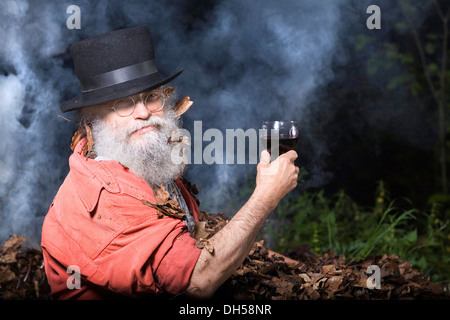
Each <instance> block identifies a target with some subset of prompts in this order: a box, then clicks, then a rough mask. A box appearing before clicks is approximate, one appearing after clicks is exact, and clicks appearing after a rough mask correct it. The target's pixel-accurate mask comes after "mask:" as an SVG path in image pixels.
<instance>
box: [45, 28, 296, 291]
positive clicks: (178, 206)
mask: <svg viewBox="0 0 450 320" xmlns="http://www.w3.org/2000/svg"><path fill="white" fill-rule="evenodd" d="M71 54H72V58H73V62H74V69H75V73H76V75H77V77H78V79H79V82H80V86H81V89H82V95H81V97H79V98H76V99H72V100H69V101H66V102H64V103H63V104H62V105H61V110H62V111H63V112H67V111H76V112H77V115H78V120H79V123H80V130H79V131H78V133H81V134H79V135H76V136H74V140H73V143H72V144H73V154H72V155H71V157H70V159H69V164H70V172H69V174H68V175H67V177H66V179H65V180H64V182H63V184H62V186H61V187H60V189H59V191H58V193H57V195H56V197H55V198H54V200H53V202H52V204H51V206H50V209H49V212H48V214H47V216H46V218H45V221H44V224H43V230H42V244H41V245H42V250H43V255H44V262H45V270H46V274H47V277H48V280H49V284H50V286H51V290H52V296H53V297H54V298H55V299H105V298H117V297H137V298H139V297H148V296H150V297H155V296H161V294H166V295H177V294H180V293H185V294H186V295H188V296H190V297H196V298H207V297H210V296H212V295H213V294H214V292H215V291H216V290H217V288H218V287H219V286H220V285H221V284H222V283H223V282H224V281H225V280H226V279H227V278H228V277H229V276H230V275H231V274H232V273H233V272H234V271H235V270H236V269H237V268H238V267H239V265H240V264H241V263H242V261H243V260H244V258H245V257H246V256H247V254H248V252H249V250H250V249H251V247H252V245H253V242H254V240H255V238H256V236H257V235H258V233H259V231H260V229H261V227H262V226H263V223H264V221H265V220H266V219H267V218H268V216H269V214H270V212H271V211H272V210H273V209H274V208H275V207H276V206H277V204H278V202H279V201H280V200H281V199H282V198H283V197H284V196H285V195H286V194H287V193H288V192H290V191H291V190H292V189H293V188H294V187H295V186H296V184H297V176H298V167H296V166H295V165H294V160H295V159H296V158H297V154H296V153H295V151H290V152H288V153H286V154H284V155H281V156H280V157H279V158H278V159H277V160H275V161H273V162H271V161H270V155H269V153H268V152H267V151H263V152H262V154H261V160H260V163H259V164H258V166H257V176H256V188H255V190H254V192H253V194H252V196H251V197H250V199H249V200H248V202H247V203H246V204H245V205H244V206H243V207H242V208H241V209H240V210H239V211H238V212H237V213H235V215H234V216H233V218H232V219H231V220H230V221H229V222H228V223H227V224H226V225H225V226H224V227H223V228H222V229H221V230H220V231H218V232H217V233H216V234H215V235H214V236H213V237H211V238H210V239H209V242H210V244H211V245H212V246H213V248H214V250H213V251H212V250H207V249H206V248H204V249H201V248H199V247H198V246H196V240H195V239H194V238H192V237H191V232H192V230H193V225H194V224H195V222H196V221H198V219H199V208H198V205H197V203H196V201H195V199H194V198H193V197H192V196H191V194H190V193H189V190H188V188H187V187H186V185H185V183H184V182H185V180H184V179H183V177H182V175H183V169H184V164H183V163H182V162H181V163H180V162H179V161H172V157H171V154H172V150H173V146H174V144H172V143H169V141H170V139H169V138H170V137H171V135H172V133H173V132H174V131H176V130H177V129H178V128H179V124H178V120H177V119H178V117H179V115H180V110H177V109H176V108H174V96H175V94H174V92H173V88H171V87H165V85H166V84H168V83H169V82H170V81H171V80H173V79H174V78H175V77H177V76H178V75H179V74H180V73H181V71H178V72H177V73H175V74H174V75H172V76H170V77H163V76H162V75H161V73H159V71H158V70H157V68H156V65H155V61H154V59H155V57H154V52H153V45H152V41H151V38H150V33H149V30H148V28H147V27H137V28H129V29H122V30H117V31H113V32H110V33H107V34H104V35H100V36H96V37H93V38H90V39H86V40H84V41H81V42H79V43H77V44H75V45H73V46H72V48H71ZM275 166H276V174H272V173H273V172H272V171H273V169H274V168H275ZM161 199H163V200H164V201H167V203H169V204H170V207H171V208H172V209H173V210H175V214H174V215H162V214H161V213H160V212H159V211H158V206H157V204H158V203H159V202H161ZM158 201H159V202H158ZM177 213H180V216H182V215H184V216H185V217H186V219H179V217H178V216H177Z"/></svg>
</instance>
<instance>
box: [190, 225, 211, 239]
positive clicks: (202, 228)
mask: <svg viewBox="0 0 450 320" xmlns="http://www.w3.org/2000/svg"><path fill="white" fill-rule="evenodd" d="M209 234H210V233H209V232H208V231H206V221H197V222H195V224H194V230H193V231H192V232H191V237H192V238H194V239H196V240H200V239H201V238H207V237H208V236H209Z"/></svg>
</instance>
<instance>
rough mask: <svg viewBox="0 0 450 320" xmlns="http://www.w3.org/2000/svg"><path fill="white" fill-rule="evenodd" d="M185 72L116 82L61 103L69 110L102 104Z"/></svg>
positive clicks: (65, 109)
mask: <svg viewBox="0 0 450 320" xmlns="http://www.w3.org/2000/svg"><path fill="white" fill-rule="evenodd" d="M182 72H183V69H181V70H180V71H178V72H176V73H175V74H173V75H171V76H169V77H164V76H163V75H161V74H160V73H159V72H156V73H154V74H151V75H148V76H145V77H141V78H138V79H134V80H131V81H127V82H123V83H120V84H116V85H113V86H110V87H106V88H102V89H98V90H95V91H91V92H86V93H83V94H82V95H81V97H78V98H74V99H70V100H67V101H64V102H62V103H61V106H60V107H61V111H62V112H68V111H74V110H77V109H81V108H85V107H90V106H94V105H97V104H102V103H105V102H108V101H113V100H116V99H119V98H123V97H127V96H131V95H133V94H137V93H140V92H143V91H147V90H152V89H155V88H158V87H160V86H162V85H164V84H167V83H169V82H170V81H172V80H174V79H175V78H176V77H178V76H179V75H180V74H181V73H182Z"/></svg>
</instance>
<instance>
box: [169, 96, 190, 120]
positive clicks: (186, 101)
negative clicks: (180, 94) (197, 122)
mask: <svg viewBox="0 0 450 320" xmlns="http://www.w3.org/2000/svg"><path fill="white" fill-rule="evenodd" d="M193 103H194V102H193V101H191V100H190V98H189V97H184V98H182V99H180V100H178V102H177V103H176V104H175V106H174V107H173V109H174V110H175V113H176V114H177V117H180V116H181V115H182V114H183V113H185V112H186V111H187V110H188V109H189V108H190V107H191V106H192V104H193Z"/></svg>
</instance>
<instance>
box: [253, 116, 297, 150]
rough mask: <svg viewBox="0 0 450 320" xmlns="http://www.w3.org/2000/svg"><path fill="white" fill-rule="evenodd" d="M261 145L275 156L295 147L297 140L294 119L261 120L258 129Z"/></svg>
mask: <svg viewBox="0 0 450 320" xmlns="http://www.w3.org/2000/svg"><path fill="white" fill-rule="evenodd" d="M259 136H260V139H261V143H262V147H263V148H265V149H267V151H269V153H270V154H271V155H272V156H273V157H274V158H277V157H278V156H279V155H281V154H283V153H286V152H288V151H289V150H293V149H295V146H296V145H297V142H298V126H297V122H296V121H281V120H274V121H263V122H262V124H261V129H260V134H259Z"/></svg>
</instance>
